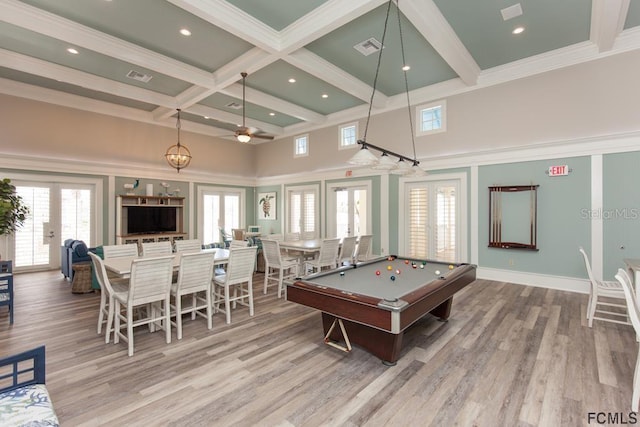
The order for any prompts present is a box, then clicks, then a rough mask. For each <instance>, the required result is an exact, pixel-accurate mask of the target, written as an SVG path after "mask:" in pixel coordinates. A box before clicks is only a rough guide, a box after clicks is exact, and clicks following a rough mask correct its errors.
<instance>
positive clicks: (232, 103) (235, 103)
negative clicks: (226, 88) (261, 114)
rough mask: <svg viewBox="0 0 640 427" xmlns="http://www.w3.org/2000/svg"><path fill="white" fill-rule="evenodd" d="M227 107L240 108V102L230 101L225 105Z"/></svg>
mask: <svg viewBox="0 0 640 427" xmlns="http://www.w3.org/2000/svg"><path fill="white" fill-rule="evenodd" d="M225 107H227V108H231V109H232V110H240V109H242V104H238V103H237V102H230V103H228V104H227V105H225Z"/></svg>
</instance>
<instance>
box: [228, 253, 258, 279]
mask: <svg viewBox="0 0 640 427" xmlns="http://www.w3.org/2000/svg"><path fill="white" fill-rule="evenodd" d="M257 252H258V247H257V246H251V247H248V248H234V249H230V250H229V262H228V263H227V271H226V273H225V283H226V284H229V285H233V284H236V283H244V282H246V281H247V280H249V279H251V278H253V269H254V267H255V264H256V254H257Z"/></svg>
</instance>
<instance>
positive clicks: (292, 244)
mask: <svg viewBox="0 0 640 427" xmlns="http://www.w3.org/2000/svg"><path fill="white" fill-rule="evenodd" d="M323 240H324V239H309V240H283V241H281V242H280V249H284V250H286V251H287V254H288V255H289V256H292V257H296V258H297V259H298V276H304V261H305V258H308V257H312V256H314V255H315V254H316V253H318V252H320V248H321V247H322V241H323Z"/></svg>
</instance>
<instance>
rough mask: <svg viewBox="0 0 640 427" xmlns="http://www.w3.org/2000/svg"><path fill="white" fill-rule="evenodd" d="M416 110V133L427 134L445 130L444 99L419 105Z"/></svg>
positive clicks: (445, 109) (445, 105) (445, 107)
mask: <svg viewBox="0 0 640 427" xmlns="http://www.w3.org/2000/svg"><path fill="white" fill-rule="evenodd" d="M416 112H417V115H418V117H417V125H418V129H417V130H416V134H417V135H428V134H432V133H438V132H444V131H446V130H447V118H446V115H447V104H446V101H444V100H443V101H437V102H432V103H430V104H425V105H420V106H418V107H417V108H416Z"/></svg>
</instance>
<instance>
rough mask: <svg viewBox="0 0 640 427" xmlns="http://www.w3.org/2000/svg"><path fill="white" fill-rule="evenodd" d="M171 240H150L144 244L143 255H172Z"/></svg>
mask: <svg viewBox="0 0 640 427" xmlns="http://www.w3.org/2000/svg"><path fill="white" fill-rule="evenodd" d="M171 253H172V252H171V242H169V241H166V242H149V243H143V244H142V256H143V257H158V256H164V255H171Z"/></svg>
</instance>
